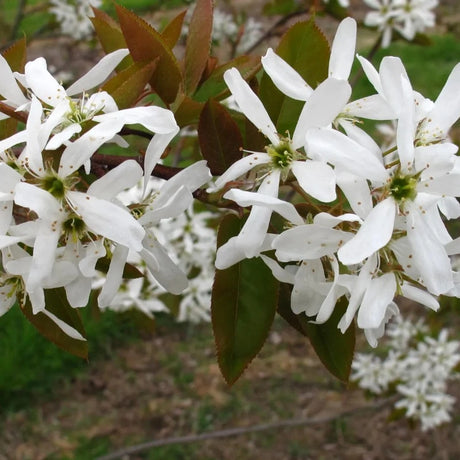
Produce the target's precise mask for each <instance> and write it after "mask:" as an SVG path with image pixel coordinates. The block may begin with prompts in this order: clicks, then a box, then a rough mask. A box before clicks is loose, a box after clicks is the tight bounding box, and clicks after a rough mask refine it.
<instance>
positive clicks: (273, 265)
mask: <svg viewBox="0 0 460 460" xmlns="http://www.w3.org/2000/svg"><path fill="white" fill-rule="evenodd" d="M260 258H261V259H262V260H263V261H264V262H265V265H267V267H268V268H269V269H270V270H271V272H272V275H273V276H274V277H275V278H276V279H277V280H279V281H281V282H282V283H289V284H294V275H293V274H292V273H290V272H289V271H288V270H286V269H285V268H282V267H281V266H280V265H279V264H278V263H277V262H276V260H273V259H272V258H270V257H267V256H265V255H263V254H261V255H260Z"/></svg>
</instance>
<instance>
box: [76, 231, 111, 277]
mask: <svg viewBox="0 0 460 460" xmlns="http://www.w3.org/2000/svg"><path fill="white" fill-rule="evenodd" d="M105 254H106V250H105V247H104V241H103V240H102V239H99V240H97V241H94V242H93V241H92V242H90V243H88V245H87V246H86V251H85V256H84V257H83V259H82V260H81V261H80V262H79V264H78V267H79V269H80V271H81V272H82V274H83V276H86V277H88V278H89V277H95V276H96V273H97V272H96V263H97V261H98V260H99V259H100V258H101V257H104V256H105Z"/></svg>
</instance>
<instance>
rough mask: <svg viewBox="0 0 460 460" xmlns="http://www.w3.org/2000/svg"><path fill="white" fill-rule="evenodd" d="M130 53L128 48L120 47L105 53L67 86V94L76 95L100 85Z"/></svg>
mask: <svg viewBox="0 0 460 460" xmlns="http://www.w3.org/2000/svg"><path fill="white" fill-rule="evenodd" d="M128 54H129V50H128V49H119V50H116V51H114V52H112V53H109V54H107V55H105V56H104V57H103V58H102V59H101V60H100V61H99V62H98V63H97V64H96V65H95V66H94V67H92V68H91V69H90V70H89V72H87V73H86V74H85V75H83V76H82V77H81V78H79V79H78V80H77V81H76V82H74V83H73V84H72V85H71V86H69V87H68V88H67V94H68V95H69V96H74V95H75V94H78V93H82V92H84V91H88V90H90V89H93V88H95V87H96V86H98V85H100V84H101V83H102V82H103V81H104V80H105V79H106V78H107V77H108V76H109V75H110V74H111V73H112V72H113V71H114V70H115V67H116V66H117V65H118V64H119V63H120V62H121V61H122V60H123V59H124V58H125V57H126V56H127V55H128Z"/></svg>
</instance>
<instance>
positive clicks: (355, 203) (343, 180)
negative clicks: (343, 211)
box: [336, 171, 372, 219]
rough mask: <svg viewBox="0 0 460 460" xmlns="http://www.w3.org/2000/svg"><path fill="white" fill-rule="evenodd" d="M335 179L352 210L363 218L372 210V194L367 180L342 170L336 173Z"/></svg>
mask: <svg viewBox="0 0 460 460" xmlns="http://www.w3.org/2000/svg"><path fill="white" fill-rule="evenodd" d="M336 181H337V185H338V186H339V187H340V188H341V189H342V192H343V193H344V194H345V196H346V198H347V201H348V203H349V204H350V206H351V209H352V210H353V212H355V213H356V214H357V215H358V216H359V217H361V218H362V219H364V218H365V217H366V216H367V215H368V214H369V213H370V212H371V210H372V195H371V191H370V189H369V184H368V183H367V180H366V179H364V178H362V177H358V176H356V175H354V174H350V173H347V172H345V171H342V172H340V173H338V174H336Z"/></svg>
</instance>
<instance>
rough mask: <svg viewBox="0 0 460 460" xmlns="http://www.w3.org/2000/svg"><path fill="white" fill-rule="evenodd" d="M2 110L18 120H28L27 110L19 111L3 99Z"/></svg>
mask: <svg viewBox="0 0 460 460" xmlns="http://www.w3.org/2000/svg"><path fill="white" fill-rule="evenodd" d="M0 112H2V113H4V114H5V115H8V116H9V117H11V118H14V119H16V120H18V121H22V122H23V123H26V122H27V113H26V112H17V111H16V110H15V109H14V108H13V107H10V106H9V105H7V104H5V103H4V102H2V101H0Z"/></svg>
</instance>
